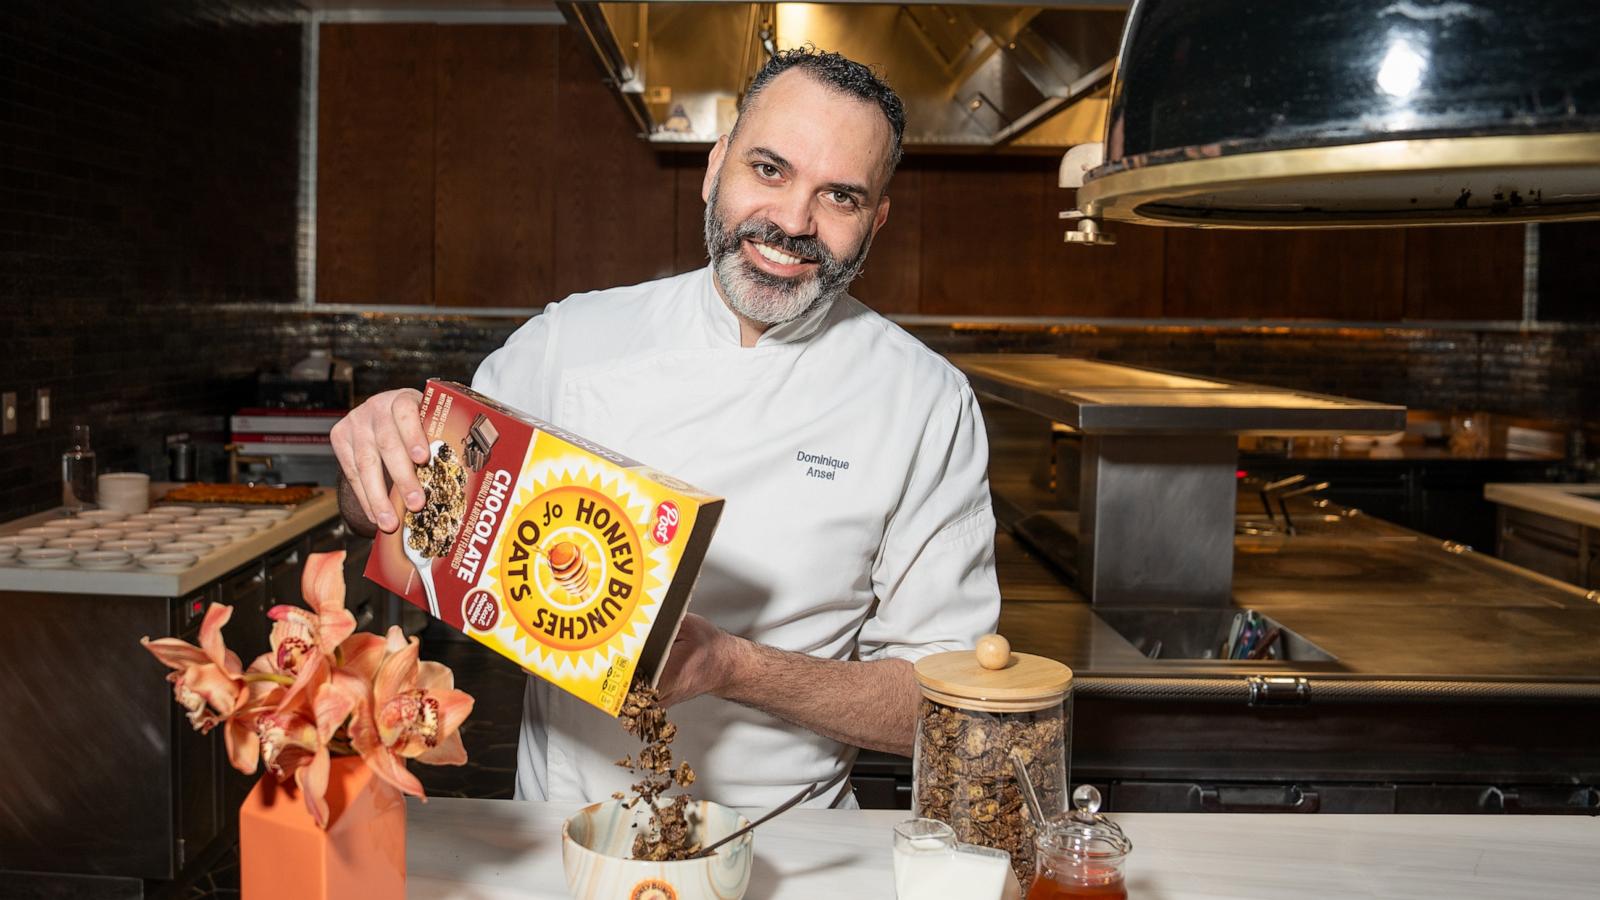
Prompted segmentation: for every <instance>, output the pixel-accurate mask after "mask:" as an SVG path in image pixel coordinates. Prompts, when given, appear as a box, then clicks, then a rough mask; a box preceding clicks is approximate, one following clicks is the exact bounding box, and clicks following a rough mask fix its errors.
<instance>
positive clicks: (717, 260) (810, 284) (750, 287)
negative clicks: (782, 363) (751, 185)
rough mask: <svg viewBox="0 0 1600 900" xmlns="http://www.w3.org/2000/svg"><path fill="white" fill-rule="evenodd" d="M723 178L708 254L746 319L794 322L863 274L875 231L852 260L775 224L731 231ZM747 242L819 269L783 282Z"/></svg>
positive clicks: (708, 220) (709, 209)
mask: <svg viewBox="0 0 1600 900" xmlns="http://www.w3.org/2000/svg"><path fill="white" fill-rule="evenodd" d="M721 181H722V179H721V176H720V175H719V176H718V178H717V179H716V180H715V181H713V182H712V184H711V200H710V202H709V203H707V204H706V215H705V232H706V234H705V237H706V254H707V255H708V256H709V257H710V258H711V265H712V269H713V271H714V272H715V273H716V276H717V284H718V285H719V286H720V287H721V288H722V296H723V297H724V298H725V299H726V300H727V301H728V305H729V306H731V307H732V308H733V311H734V312H736V313H738V314H739V315H740V316H741V317H743V318H745V319H748V320H750V321H751V322H755V323H757V324H759V325H765V326H768V327H771V326H774V325H782V324H784V323H785V322H792V321H794V320H795V319H798V318H800V317H802V316H804V315H805V314H806V313H808V312H810V311H811V310H812V309H814V308H816V307H817V306H820V305H822V304H825V303H830V302H832V301H833V300H834V299H836V298H837V297H839V296H840V295H842V294H843V293H844V292H845V291H847V290H849V289H850V283H851V282H852V281H855V279H856V276H857V275H859V274H861V269H862V267H863V266H865V265H866V262H867V250H868V249H869V248H870V247H871V245H872V236H871V234H870V233H869V234H868V235H867V237H866V238H864V239H863V240H862V241H861V249H860V250H858V251H856V254H855V256H853V257H851V258H850V259H848V260H845V261H842V262H841V261H840V260H839V258H838V257H836V256H834V255H833V253H832V252H831V251H830V250H829V249H828V248H827V246H826V245H824V244H823V243H822V242H821V241H819V240H817V239H816V238H814V237H791V236H790V235H788V234H786V233H784V231H783V230H782V229H781V228H778V227H777V226H776V225H773V224H772V223H770V222H767V221H764V220H758V219H747V220H746V221H744V222H741V223H739V225H738V227H736V228H732V229H730V228H729V227H728V225H727V223H726V222H725V221H724V220H723V218H722V214H721V211H720V210H719V209H718V205H719V204H718V200H719V197H718V192H719V189H720V187H721ZM746 239H752V240H757V241H761V242H762V243H765V244H768V245H770V246H773V247H776V248H778V249H779V250H782V251H783V252H785V253H789V254H792V255H794V256H800V257H804V258H806V259H814V260H816V261H817V271H815V272H813V273H811V274H809V275H802V276H799V277H797V278H783V277H780V276H777V275H773V274H772V273H770V272H765V271H762V270H761V269H759V268H756V266H755V265H754V264H752V263H751V262H750V261H749V260H748V259H746V258H745V256H744V253H743V252H742V250H741V249H740V245H741V244H743V243H744V241H745V240H746Z"/></svg>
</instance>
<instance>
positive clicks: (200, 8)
mask: <svg viewBox="0 0 1600 900" xmlns="http://www.w3.org/2000/svg"><path fill="white" fill-rule="evenodd" d="M285 7H286V4H277V9H276V10H275V8H274V4H271V3H260V2H250V3H248V4H245V3H239V4H229V3H224V2H198V0H190V2H173V0H141V2H135V0H128V2H116V3H107V2H102V0H58V2H51V3H36V2H34V3H12V4H6V5H5V6H4V7H3V8H0V159H3V160H4V162H3V163H0V179H3V189H0V271H4V272H5V276H6V277H5V282H4V286H3V291H4V296H3V297H0V334H3V335H4V341H3V343H4V352H3V353H0V390H4V391H15V392H16V393H17V394H18V396H19V400H20V405H21V409H20V413H21V416H20V417H21V420H22V421H21V423H20V426H21V427H20V428H19V433H18V434H16V435H13V436H7V437H4V438H0V517H4V518H10V517H12V516H14V515H16V514H20V513H23V512H28V511H32V510H35V509H39V508H42V507H44V506H48V505H50V504H51V503H53V502H56V501H58V500H59V497H60V487H59V483H60V474H59V466H60V463H59V460H60V455H61V451H62V450H63V449H64V447H65V443H66V437H67V434H68V425H69V424H70V423H72V422H74V421H83V422H86V423H88V424H90V425H91V426H92V427H93V429H94V432H95V435H94V443H95V446H96V450H97V452H98V454H99V456H100V464H101V469H102V470H107V469H114V468H129V467H134V466H139V467H143V468H147V469H154V468H155V467H156V466H157V464H158V462H159V460H160V459H161V452H162V450H161V447H162V444H161V439H162V436H163V435H164V434H165V433H167V432H169V431H174V430H180V429H185V428H197V427H208V426H209V427H215V425H216V423H217V422H218V420H217V419H216V418H215V417H216V415H217V414H218V413H219V412H221V411H224V410H226V409H228V408H229V407H230V406H233V405H235V404H236V403H237V402H238V400H239V398H240V397H242V396H247V395H248V378H249V376H250V375H251V374H252V373H253V372H254V370H255V368H256V363H257V361H258V359H260V358H263V357H264V358H268V359H271V358H276V357H278V356H280V355H282V354H281V353H280V352H279V351H278V350H277V349H276V348H274V347H272V346H271V345H270V341H271V340H272V337H273V333H272V331H271V329H258V326H259V325H260V323H261V321H262V317H261V316H258V315H250V316H218V315H215V314H214V312H213V310H212V304H214V303H215V302H216V301H219V300H228V299H231V300H244V301H251V302H261V301H284V302H292V301H293V300H294V298H295V249H294V240H295V222H296V209H297V207H296V204H297V201H298V193H297V191H298V181H297V179H298V154H297V144H296V142H297V140H298V121H299V115H300V110H299V78H300V54H301V40H300V28H299V25H298V24H295V23H294V22H293V21H292V20H290V19H289V18H287V17H286V13H287V12H289V10H288V9H285ZM39 388H48V389H49V390H50V392H51V405H52V407H53V408H54V411H55V416H54V422H53V424H52V425H51V426H50V427H48V428H46V429H44V430H39V429H36V428H35V427H34V419H35V408H36V403H35V399H34V398H35V396H36V392H37V390H38V389H39Z"/></svg>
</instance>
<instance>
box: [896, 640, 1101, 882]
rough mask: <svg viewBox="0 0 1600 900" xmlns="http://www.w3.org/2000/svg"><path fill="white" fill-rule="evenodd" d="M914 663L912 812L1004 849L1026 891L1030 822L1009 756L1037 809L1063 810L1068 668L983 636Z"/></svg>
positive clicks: (1030, 869) (962, 837) (1030, 868)
mask: <svg viewBox="0 0 1600 900" xmlns="http://www.w3.org/2000/svg"><path fill="white" fill-rule="evenodd" d="M916 671H917V681H918V683H919V685H920V686H921V688H922V695H923V699H922V707H921V715H920V718H919V722H918V726H917V737H916V749H915V750H914V756H913V760H912V766H913V769H912V772H913V775H912V779H913V782H914V785H913V789H912V807H911V808H912V814H913V815H915V816H918V817H921V818H928V819H938V820H939V821H941V822H944V823H946V824H947V825H949V826H950V827H951V828H952V829H953V830H954V831H955V837H956V840H958V841H961V842H963V843H967V844H977V845H979V846H983V847H992V848H994V849H996V850H1004V851H1006V852H1007V853H1010V854H1011V865H1012V869H1013V871H1014V872H1015V873H1016V876H1017V880H1018V882H1019V883H1020V884H1021V885H1022V888H1023V890H1024V891H1026V890H1027V887H1028V885H1029V883H1030V882H1031V881H1032V879H1033V876H1034V869H1035V867H1034V845H1035V842H1034V838H1035V831H1036V829H1035V828H1034V825H1033V822H1032V820H1031V819H1030V818H1029V817H1028V812H1027V809H1026V807H1025V806H1024V802H1023V795H1022V790H1021V788H1020V787H1019V786H1018V784H1017V780H1016V776H1015V775H1014V774H1013V773H1014V772H1015V769H1013V762H1012V756H1013V754H1015V755H1016V756H1017V757H1018V758H1019V760H1020V762H1021V764H1022V765H1023V766H1024V767H1025V768H1026V769H1027V772H1028V777H1029V779H1030V780H1032V782H1033V785H1034V790H1035V791H1036V792H1037V793H1038V795H1039V801H1040V806H1041V807H1042V810H1043V812H1044V814H1045V815H1046V816H1052V815H1055V814H1059V813H1060V812H1062V811H1063V810H1065V809H1066V785H1067V783H1068V782H1067V775H1068V768H1067V744H1068V738H1069V735H1070V728H1071V697H1070V691H1071V687H1072V670H1071V669H1069V668H1067V667H1066V666H1064V665H1062V664H1061V663H1059V662H1056V661H1055V660H1051V659H1045V658H1044V657H1042V656H1033V655H1030V654H1027V653H1012V652H1011V648H1010V644H1009V643H1007V642H1006V640H1005V638H1002V637H1000V636H999V635H985V636H984V637H983V638H981V639H980V640H979V641H978V645H977V647H976V648H975V649H974V650H960V651H953V652H950V653H936V654H933V655H932V656H926V657H923V658H922V659H920V660H918V661H917V665H916Z"/></svg>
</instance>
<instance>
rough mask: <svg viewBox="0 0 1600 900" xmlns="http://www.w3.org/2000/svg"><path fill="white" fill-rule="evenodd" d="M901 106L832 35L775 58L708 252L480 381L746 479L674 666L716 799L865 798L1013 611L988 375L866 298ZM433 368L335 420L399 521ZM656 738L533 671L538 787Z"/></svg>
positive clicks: (617, 292)
mask: <svg viewBox="0 0 1600 900" xmlns="http://www.w3.org/2000/svg"><path fill="white" fill-rule="evenodd" d="M904 126H905V114H904V109H903V107H902V106H901V103H900V100H899V98H898V97H897V96H896V95H895V93H894V92H893V91H892V90H891V89H890V88H889V87H888V86H887V85H885V84H884V83H883V82H882V81H880V80H879V79H878V78H876V77H875V76H874V75H873V73H872V71H871V70H870V69H868V68H867V67H865V66H863V65H861V64H859V63H856V62H853V61H851V60H849V59H846V58H845V57H843V56H840V55H838V54H834V53H823V52H819V51H816V50H814V49H810V48H807V49H800V50H791V51H785V52H782V53H779V54H778V55H777V56H775V57H774V58H773V59H772V60H771V61H770V62H768V63H767V64H766V66H765V67H764V68H763V69H762V70H761V71H760V72H759V73H758V74H757V75H756V77H755V79H754V80H753V82H752V83H751V86H750V89H749V91H748V93H747V94H746V96H745V98H744V101H743V104H742V106H741V109H740V114H739V118H738V121H737V123H736V124H735V126H734V128H733V131H732V133H730V134H728V135H725V136H723V137H722V138H721V139H719V140H718V141H717V143H716V146H714V147H713V148H712V149H711V153H710V157H709V165H708V167H707V171H706V175H705V180H704V183H703V185H702V188H701V196H702V198H703V199H704V200H705V201H706V213H705V238H706V250H707V253H708V255H709V258H710V263H709V265H707V266H706V267H705V268H702V269H699V270H697V271H693V272H689V273H686V274H683V275H678V276H675V277H672V278H665V279H661V280H659V281H652V282H648V283H645V284H638V285H633V286H631V287H622V288H614V289H611V290H603V291H595V292H592V293H587V294H576V295H573V296H571V297H568V298H566V299H565V300H562V301H560V302H558V303H552V304H550V305H549V306H548V307H546V308H545V310H544V312H543V313H542V314H541V315H538V316H535V317H534V318H532V319H530V320H529V321H528V322H527V324H525V325H523V326H522V328H520V329H519V330H518V331H517V332H516V333H515V334H513V335H512V336H511V338H510V339H509V340H507V341H506V344H505V346H504V347H502V348H500V349H499V350H497V351H495V352H494V353H493V354H491V355H490V356H489V357H488V358H487V359H486V360H484V362H483V364H482V365H481V366H480V367H479V368H478V372H477V375H476V377H475V378H474V379H473V387H474V388H475V389H477V390H478V391H480V392H482V393H484V394H487V395H488V396H490V397H493V398H495V399H497V400H500V401H502V402H504V403H506V404H508V405H510V406H513V407H516V408H518V409H521V410H523V411H525V412H527V413H530V414H532V415H534V416H537V417H539V418H543V419H546V420H548V421H551V422H554V423H556V424H559V425H561V426H562V427H563V428H567V429H570V430H572V431H575V432H577V433H578V434H581V435H584V436H585V437H587V438H590V439H592V440H594V441H596V442H598V443H599V444H602V445H604V446H607V447H610V448H612V449H614V450H617V451H619V452H621V453H624V454H626V455H628V456H631V457H633V458H634V459H638V460H641V461H643V462H645V463H646V464H648V465H650V466H652V467H654V468H658V469H660V470H662V471H665V472H670V473H672V474H673V475H675V476H678V477H680V478H683V479H684V480H686V481H688V482H690V483H692V484H695V485H697V486H699V487H701V488H704V489H706V490H708V491H710V492H712V493H715V494H719V495H721V496H723V497H726V498H727V503H726V506H725V509H724V512H723V515H722V520H721V522H720V524H719V526H718V528H717V532H716V536H715V538H714V539H713V541H712V543H711V547H710V550H709V552H708V553H707V556H706V560H705V564H704V567H703V569H702V571H701V574H700V577H699V580H698V581H697V582H696V584H695V588H694V592H693V595H692V600H691V603H690V609H691V610H692V613H691V614H690V615H688V616H687V617H686V618H685V620H684V622H683V625H682V628H681V629H680V632H679V635H678V638H677V641H676V643H675V644H674V646H673V649H672V652H671V655H670V658H669V660H668V662H667V666H666V669H665V671H664V673H663V676H662V678H661V681H660V691H661V695H662V701H663V702H664V703H665V704H668V705H670V707H671V711H670V714H669V716H670V718H671V720H672V721H673V722H675V723H676V724H677V725H678V738H677V741H676V743H675V744H674V746H673V751H674V755H675V756H676V757H677V758H678V759H681V760H687V761H689V762H690V763H691V765H693V766H694V768H695V770H696V771H697V772H698V773H699V781H698V782H697V783H696V785H695V788H694V790H695V793H696V795H697V796H700V797H703V798H705V799H709V800H715V801H717V802H720V803H724V804H728V805H733V806H754V807H762V806H771V805H774V804H776V803H778V802H779V801H781V800H783V799H784V798H786V797H788V796H789V795H791V794H793V793H794V792H795V791H796V790H798V789H799V788H800V787H803V786H805V785H807V784H809V783H811V782H818V783H819V784H821V785H823V788H822V789H820V790H819V792H818V794H817V795H816V796H815V797H814V798H813V799H812V800H811V801H809V802H810V804H811V805H814V806H823V805H833V806H853V805H854V802H855V801H854V797H853V795H852V794H851V791H850V783H849V780H848V778H847V776H848V774H849V771H850V766H851V763H852V762H853V760H854V758H855V754H856V748H858V747H868V748H873V749H878V750H886V751H889V752H891V753H898V754H903V755H910V753H911V747H912V741H913V738H914V735H915V733H916V723H917V707H918V702H919V692H918V688H917V682H916V678H915V675H914V673H913V669H912V663H913V661H915V660H916V659H918V658H919V657H922V656H924V655H926V654H929V653H935V652H939V651H944V650H953V649H959V648H964V647H969V646H971V645H972V644H973V642H974V641H975V640H976V638H977V637H978V636H979V635H981V634H983V633H984V632H986V631H990V630H992V629H993V628H994V626H995V623H996V620H997V618H998V615H999V603H1000V596H999V591H998V588H997V586H996V582H995V570H994V530H995V523H994V516H993V513H992V511H991V509H990V502H989V488H988V481H987V475H986V467H987V464H988V446H987V443H986V440H985V436H984V430H983V423H982V420H981V418H980V414H979V411H978V405H977V403H976V401H975V400H974V397H973V393H972V389H971V388H970V387H969V386H968V385H967V382H966V379H965V378H964V377H963V376H962V375H961V373H960V372H958V371H957V370H956V369H955V368H954V367H952V366H951V365H950V364H949V363H948V362H946V361H945V360H944V359H943V358H942V357H940V356H938V355H937V354H935V353H933V352H932V351H930V350H929V349H928V348H927V347H925V346H924V345H922V344H921V343H920V342H918V341H917V340H916V339H914V338H912V337H911V336H910V335H908V334H906V333H905V332H904V331H902V330H901V329H900V328H898V327H896V326H895V325H893V324H891V323H890V322H888V321H887V320H885V319H884V318H883V317H881V316H879V315H877V314H875V313H873V312H872V311H871V310H869V309H868V308H867V307H865V306H863V305H862V304H861V303H860V302H859V301H857V300H855V299H854V298H852V297H851V296H849V294H848V293H847V290H848V288H849V286H850V283H851V281H852V280H853V279H854V278H855V277H856V275H857V274H858V273H859V272H860V271H861V269H862V265H863V264H864V263H865V262H866V258H867V250H868V248H869V247H870V246H871V244H872V239H873V236H874V235H876V234H877V232H878V229H879V228H882V227H883V225H884V223H885V221H887V219H888V216H889V194H888V185H889V179H890V176H891V175H892V174H893V172H894V169H895V165H896V164H897V163H898V162H899V159H900V153H901V149H900V141H901V135H902V132H903V130H904ZM419 401H420V395H419V394H418V393H417V392H416V391H414V390H400V391H390V392H387V393H383V394H378V395H376V396H374V397H372V398H371V399H370V400H368V401H367V402H365V403H364V404H362V405H361V406H360V407H359V408H358V409H356V410H354V411H352V412H351V413H350V415H349V416H348V417H346V418H345V419H344V420H342V421H341V422H340V423H339V424H338V426H337V427H336V428H335V429H334V432H333V445H334V448H335V450H336V452H337V453H338V456H339V461H340V464H341V466H342V468H343V470H344V475H345V477H344V479H343V482H342V488H341V493H340V499H341V503H342V509H343V511H344V513H345V516H346V518H347V519H348V520H350V522H351V524H352V525H353V526H354V527H356V528H357V529H358V530H365V531H367V532H368V533H370V529H371V528H372V527H373V525H374V523H375V524H376V527H378V528H381V529H383V530H385V531H392V530H393V529H395V528H396V527H398V525H399V522H398V521H397V518H396V516H395V514H394V511H393V510H392V509H391V508H389V506H388V503H387V500H386V498H387V496H388V480H389V479H392V481H393V483H394V484H395V485H397V486H398V488H399V491H400V494H401V496H402V497H403V498H404V499H405V501H406V504H407V506H408V507H409V508H410V509H413V510H414V509H418V508H420V507H421V503H422V492H421V488H420V487H419V486H418V484H417V482H416V479H415V476H414V474H413V469H412V464H413V463H420V462H426V461H427V458H428V454H427V451H426V449H425V448H426V445H427V442H426V439H425V438H424V436H423V432H422V430H421V427H420V425H419V413H418V410H419ZM637 750H638V742H637V741H636V740H635V739H634V738H632V737H630V736H628V735H627V734H626V733H625V732H624V731H623V730H622V728H621V727H620V726H619V725H618V724H617V722H616V721H615V720H614V719H612V718H610V717H608V716H606V715H605V714H604V713H601V712H599V711H598V710H596V709H594V708H593V707H591V706H589V705H588V704H586V703H584V702H583V701H581V700H578V699H576V698H575V697H572V696H571V695H568V694H566V693H564V692H562V691H561V690H560V689H558V688H555V687H553V686H551V685H550V684H548V683H547V682H545V681H543V680H541V679H538V678H532V677H530V678H529V679H528V685H527V691H526V696H525V700H524V713H523V726H522V735H521V741H520V746H519V748H518V757H517V780H516V796H517V797H519V798H528V799H552V800H569V801H578V800H597V799H603V798H605V797H608V796H610V795H611V793H612V792H613V791H624V790H627V788H628V785H629V783H630V781H631V780H632V778H631V777H630V775H629V773H628V772H627V771H626V770H624V769H621V768H618V767H617V766H615V765H614V764H613V763H614V761H615V760H618V759H620V758H622V757H623V756H625V755H628V754H630V753H634V752H637Z"/></svg>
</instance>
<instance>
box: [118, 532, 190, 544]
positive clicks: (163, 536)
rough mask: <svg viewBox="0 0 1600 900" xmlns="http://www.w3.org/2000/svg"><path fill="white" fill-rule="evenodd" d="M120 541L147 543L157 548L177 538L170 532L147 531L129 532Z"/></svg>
mask: <svg viewBox="0 0 1600 900" xmlns="http://www.w3.org/2000/svg"><path fill="white" fill-rule="evenodd" d="M122 539H123V540H125V541H149V542H150V543H152V544H155V545H156V546H157V547H159V546H161V545H162V544H170V543H172V542H173V541H175V540H177V539H178V536H177V535H176V534H174V533H173V532H170V531H157V530H155V529H151V530H149V531H130V532H128V533H127V534H125V535H123V536H122Z"/></svg>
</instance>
